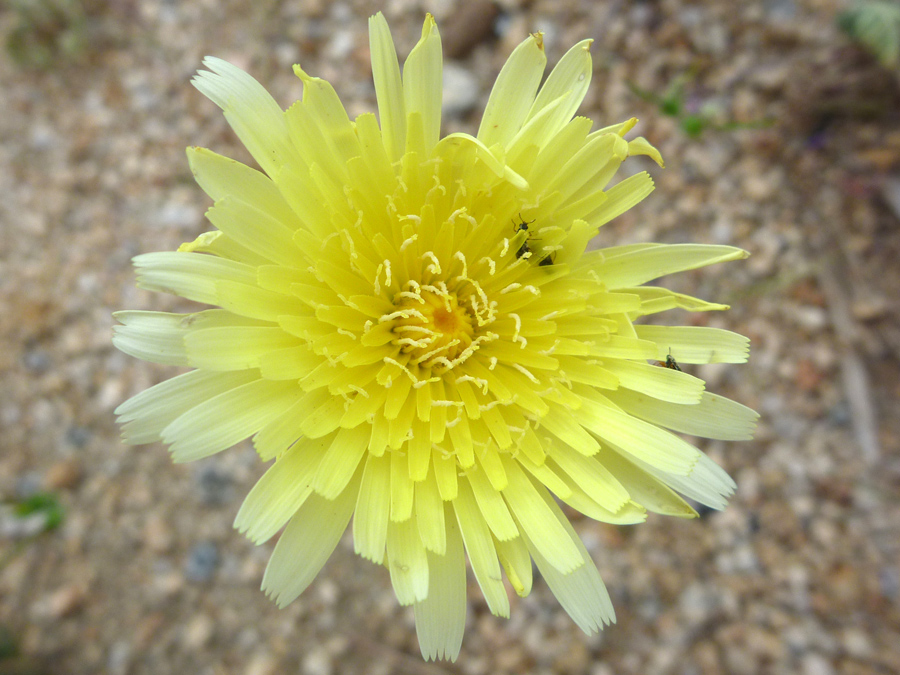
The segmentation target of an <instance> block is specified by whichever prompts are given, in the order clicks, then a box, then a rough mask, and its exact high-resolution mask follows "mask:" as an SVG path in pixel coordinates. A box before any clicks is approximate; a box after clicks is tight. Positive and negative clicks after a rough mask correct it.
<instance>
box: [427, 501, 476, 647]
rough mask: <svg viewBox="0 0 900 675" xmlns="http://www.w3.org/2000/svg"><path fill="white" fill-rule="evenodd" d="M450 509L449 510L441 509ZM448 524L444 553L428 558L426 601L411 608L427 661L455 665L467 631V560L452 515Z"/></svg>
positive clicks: (448, 518)
mask: <svg viewBox="0 0 900 675" xmlns="http://www.w3.org/2000/svg"><path fill="white" fill-rule="evenodd" d="M442 508H446V509H449V508H450V507H449V506H446V507H442ZM445 520H446V522H447V547H446V548H447V551H446V553H445V554H444V555H439V554H437V553H433V552H431V551H428V552H427V555H428V569H429V570H430V574H429V581H428V597H427V598H425V599H424V600H420V601H417V602H416V603H415V604H414V608H415V612H416V634H417V635H418V637H419V648H420V649H421V650H422V656H423V657H424V658H425V660H426V661H428V660H432V659H449V660H450V661H456V657H457V656H458V655H459V650H460V647H461V646H462V639H463V631H464V630H465V627H466V560H465V557H464V556H463V542H462V537H461V536H460V532H459V526H458V525H457V523H456V521H455V519H454V518H453V514H452V513H448V514H447V517H446V518H445Z"/></svg>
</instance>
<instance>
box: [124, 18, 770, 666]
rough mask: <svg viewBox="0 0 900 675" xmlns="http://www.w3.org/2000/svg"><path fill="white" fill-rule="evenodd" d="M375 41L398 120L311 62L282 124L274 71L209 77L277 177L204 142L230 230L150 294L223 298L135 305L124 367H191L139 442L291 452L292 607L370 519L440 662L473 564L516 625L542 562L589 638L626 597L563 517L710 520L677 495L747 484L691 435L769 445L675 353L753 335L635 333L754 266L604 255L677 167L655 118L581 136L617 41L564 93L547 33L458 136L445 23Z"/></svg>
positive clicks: (271, 512) (212, 65) (370, 546)
mask: <svg viewBox="0 0 900 675" xmlns="http://www.w3.org/2000/svg"><path fill="white" fill-rule="evenodd" d="M369 29H370V40H371V52H372V69H373V73H374V79H375V90H376V93H377V97H378V112H379V119H376V117H375V115H373V114H364V115H360V116H359V117H358V118H356V120H353V121H351V120H350V119H348V117H347V113H346V112H345V110H344V108H343V106H342V105H341V103H340V101H339V99H338V97H337V95H336V94H335V92H334V90H333V89H332V87H331V85H329V84H328V83H327V82H325V81H323V80H320V79H318V78H315V77H311V76H310V75H308V74H307V73H305V72H304V71H303V70H301V69H300V68H299V67H295V72H296V74H297V75H298V76H299V78H300V80H301V81H302V83H303V98H302V100H301V101H298V102H296V103H295V104H294V105H292V106H291V107H290V108H288V110H287V111H282V110H281V109H280V108H279V106H278V105H277V104H276V103H275V101H274V100H273V99H272V97H271V96H270V95H269V94H268V93H266V91H265V90H264V89H263V87H262V86H261V85H260V84H259V83H257V82H256V81H255V80H254V79H253V78H251V77H250V76H249V75H247V74H246V73H244V72H242V71H240V70H238V69H237V68H235V67H234V66H232V65H229V64H228V63H225V62H224V61H221V60H219V59H215V58H207V59H206V60H205V61H204V64H205V66H206V67H207V68H208V69H209V70H207V71H201V72H200V73H199V75H198V76H197V77H196V78H195V80H194V84H195V85H196V86H197V88H198V89H199V90H200V91H201V92H203V93H204V94H206V95H207V96H208V97H209V98H210V99H212V100H213V101H214V102H215V103H216V104H217V105H219V106H220V107H221V108H222V109H223V110H224V112H225V117H226V119H227V120H228V122H229V123H230V124H231V126H232V128H233V129H234V131H235V132H236V133H237V135H238V136H239V137H240V139H241V140H242V141H243V143H244V144H245V145H246V146H247V148H248V150H249V151H250V153H251V154H252V155H253V157H254V159H255V160H256V161H257V162H258V163H259V166H260V167H261V168H262V172H260V171H257V170H255V169H252V168H249V167H247V166H245V165H243V164H240V163H238V162H236V161H233V160H230V159H227V158H225V157H222V156H220V155H217V154H215V153H213V152H211V151H209V150H205V149H202V148H190V149H189V150H188V159H189V161H190V165H191V169H192V171H193V173H194V175H195V176H196V178H197V182H198V183H199V184H200V186H201V187H202V188H203V190H204V191H205V192H206V193H207V194H208V195H209V196H210V197H211V198H212V199H213V201H214V202H215V204H214V206H213V207H212V208H211V209H210V210H209V211H208V212H207V217H208V218H209V220H210V221H211V222H212V224H213V226H214V227H215V229H214V230H213V231H211V232H207V233H205V234H203V235H201V236H200V237H198V238H197V240H196V241H194V242H191V243H188V244H185V245H183V246H181V248H180V249H179V250H178V251H177V252H164V253H150V254H146V255H140V256H138V257H136V258H135V260H134V262H135V266H136V267H137V274H138V285H139V286H140V287H141V288H145V289H149V290H155V291H162V292H166V293H172V294H175V295H178V296H181V297H183V298H187V299H189V300H193V301H196V302H198V303H203V304H206V305H212V306H214V307H216V308H215V309H206V310H203V311H198V312H196V313H192V314H169V313H162V312H140V311H128V312H119V313H117V314H116V318H117V319H118V320H119V321H120V322H121V324H122V325H120V326H117V327H116V334H115V337H114V342H115V344H116V346H117V347H118V348H119V349H121V350H123V351H125V352H127V353H129V354H132V355H134V356H136V357H138V358H142V359H146V360H149V361H155V362H157V363H163V364H170V365H176V366H186V367H190V368H193V370H191V371H189V372H187V373H185V374H183V375H180V376H178V377H175V378H172V379H171V380H168V381H166V382H163V383H161V384H158V385H156V386H155V387H152V388H151V389H149V390H147V391H145V392H143V393H141V394H138V395H137V396H135V397H134V398H132V399H131V400H129V401H127V402H126V403H124V404H122V405H121V406H120V407H119V409H118V410H117V413H118V414H119V416H120V420H121V421H122V422H123V423H124V438H125V440H126V441H127V442H128V443H135V444H137V443H151V442H155V441H163V442H165V443H168V444H170V445H171V452H172V456H173V458H174V460H175V461H176V462H186V461H190V460H194V459H199V458H201V457H206V456H208V455H211V454H213V453H216V452H219V451H220V450H223V449H225V448H227V447H229V446H231V445H233V444H235V443H237V442H239V441H241V440H242V439H245V438H248V437H252V439H253V444H254V446H255V448H256V450H257V451H258V453H259V456H260V458H261V459H262V460H264V461H268V460H272V459H274V460H275V462H274V463H273V464H272V466H271V467H269V469H268V471H267V472H266V473H265V475H264V476H263V477H262V478H261V479H260V481H259V482H258V483H257V484H256V486H255V487H254V488H253V489H252V490H251V492H250V494H249V495H248V496H247V498H246V500H245V501H244V503H243V506H242V507H241V509H240V511H239V513H238V514H237V519H236V521H235V526H236V527H237V528H238V529H239V530H240V531H241V532H244V533H245V534H246V535H247V536H248V537H250V538H251V539H252V540H253V541H255V542H257V543H262V542H264V541H267V540H268V539H270V538H271V537H273V536H274V535H275V534H276V533H277V532H278V531H279V530H280V529H281V528H282V527H283V526H284V525H285V524H287V527H286V528H285V530H284V532H283V533H282V535H281V537H280V539H279V540H278V543H277V545H276V546H275V550H274V553H273V554H272V557H271V560H270V561H269V565H268V568H267V569H266V573H265V577H264V579H263V589H264V590H265V591H266V593H268V594H269V595H271V596H272V597H274V599H275V601H276V602H277V603H278V605H279V606H283V605H285V604H287V603H289V602H291V601H292V600H294V599H295V598H296V597H297V596H298V595H300V593H302V592H303V590H304V589H305V588H306V587H307V586H308V585H309V584H310V582H311V581H312V580H313V579H314V578H315V576H316V575H317V574H318V572H319V570H320V569H321V568H322V566H323V565H324V564H325V562H326V560H327V559H328V557H329V556H330V555H331V553H332V551H333V550H334V548H335V546H336V545H337V543H338V541H339V539H340V538H341V535H342V534H343V532H344V531H345V530H346V528H347V526H348V524H349V523H350V520H351V518H352V519H353V526H352V527H353V541H354V546H355V549H356V552H357V553H359V554H360V555H361V556H363V557H365V558H368V559H369V560H372V561H374V562H376V563H384V564H385V565H386V566H387V567H388V570H389V572H390V577H391V582H392V584H393V587H394V590H395V592H396V595H397V598H398V600H399V601H400V603H401V604H403V605H413V606H414V607H415V616H416V627H417V631H418V635H419V641H420V644H421V649H422V654H423V655H424V656H425V657H426V658H428V659H431V658H449V659H455V658H456V656H457V654H458V653H459V649H460V644H461V641H462V633H463V627H464V624H465V613H466V572H465V557H464V552H465V553H466V554H468V558H469V561H470V562H471V565H472V568H473V570H474V573H475V578H476V580H477V581H478V584H479V585H480V586H481V590H482V592H483V593H484V596H485V598H486V600H487V603H488V606H489V607H490V610H491V611H492V612H493V613H494V614H496V615H500V616H508V615H509V600H508V597H507V591H506V588H505V586H504V583H503V581H502V578H501V568H502V569H503V570H504V571H505V573H506V578H507V579H508V580H509V582H510V584H511V585H512V587H513V588H514V589H515V591H516V592H517V593H518V594H519V595H522V596H524V595H527V594H528V593H529V591H530V590H531V585H532V564H531V561H532V559H533V560H534V561H535V562H536V563H537V566H538V569H539V570H540V572H541V574H542V575H543V577H544V579H545V580H546V581H547V583H548V585H549V586H550V588H551V589H552V590H553V592H554V593H555V594H556V596H557V597H558V598H559V601H560V602H561V604H562V606H563V607H564V608H565V609H566V611H567V612H568V613H569V614H570V615H571V616H572V618H573V619H574V620H575V621H576V623H577V624H578V625H579V626H580V627H581V628H582V629H584V630H585V631H587V632H591V631H594V630H599V629H600V628H601V627H602V626H603V625H604V624H606V623H610V622H612V621H614V613H613V608H612V605H611V604H610V601H609V596H608V595H607V592H606V589H605V587H604V585H603V582H602V581H601V580H600V576H599V574H598V572H597V569H596V567H595V566H594V563H593V562H592V561H591V558H590V556H589V555H588V553H587V551H586V550H585V547H584V545H583V544H582V543H581V541H580V539H579V538H578V536H577V535H576V533H575V531H574V530H573V528H572V526H571V525H570V524H569V522H568V520H567V519H566V517H565V516H564V515H563V512H562V511H561V509H560V507H559V505H558V503H557V500H560V501H562V502H565V503H566V504H568V505H570V506H571V507H572V508H574V509H577V510H578V511H580V512H582V513H584V514H585V515H587V516H589V517H591V518H594V519H596V520H600V521H603V522H609V523H621V524H629V523H637V522H640V521H643V520H644V518H645V515H646V511H653V512H657V513H663V514H668V515H674V516H678V517H688V518H689V517H694V516H695V515H696V513H695V511H694V510H693V509H692V508H691V507H690V506H689V505H688V504H687V503H686V502H685V501H684V500H683V499H682V498H681V497H680V496H679V495H678V494H676V493H681V494H682V495H685V496H688V497H690V498H692V499H694V500H696V501H698V502H701V503H703V504H706V505H709V506H711V507H713V508H722V507H724V506H725V503H726V497H727V496H728V495H729V494H730V493H731V492H732V490H733V489H734V483H733V482H732V480H731V479H730V478H729V477H728V475H727V474H726V473H725V472H724V471H722V469H720V468H719V467H718V466H716V465H715V464H714V463H713V462H712V461H710V460H709V459H708V458H707V457H706V456H705V455H704V454H702V453H701V452H699V451H698V450H697V449H696V448H694V447H693V446H691V445H689V444H688V443H687V442H685V441H684V440H682V439H681V438H679V437H678V436H677V435H675V434H674V433H672V431H675V432H682V433H686V434H691V435H694V436H702V437H707V438H718V439H746V438H749V437H750V435H751V433H752V430H753V427H754V425H755V421H756V414H755V413H754V412H753V411H751V410H749V409H748V408H745V407H744V406H741V405H739V404H737V403H734V402H732V401H729V400H727V399H724V398H722V397H720V396H716V395H714V394H709V393H707V392H705V391H704V382H703V381H702V380H700V379H698V378H696V377H694V376H692V375H689V374H687V373H685V372H681V371H680V370H679V369H677V368H673V367H669V368H664V367H660V363H658V360H666V359H667V357H668V356H669V355H672V356H674V358H676V359H677V360H678V361H680V362H681V363H682V364H684V363H691V364H693V363H711V362H727V363H739V362H743V361H745V360H746V358H747V350H748V347H747V344H748V341H747V339H746V338H744V337H741V336H739V335H736V334H734V333H730V332H727V331H724V330H718V329H714V328H700V327H663V326H656V325H639V324H637V323H636V320H638V319H640V318H641V317H644V316H646V315H648V314H653V313H656V312H661V311H664V310H667V309H672V308H675V307H680V308H683V309H687V310H690V311H708V310H720V309H726V307H725V306H724V305H718V304H712V303H708V302H705V301H703V300H699V299H697V298H692V297H688V296H685V295H681V294H678V293H674V292H671V291H668V290H666V289H664V288H660V287H657V286H643V284H645V283H646V282H649V281H652V280H654V279H657V278H659V277H661V276H663V275H666V274H670V273H674V272H679V271H683V270H690V269H695V268H698V267H702V266H704V265H710V264H713V263H717V262H723V261H728V260H736V259H739V258H743V257H745V256H746V254H745V252H744V251H741V250H739V249H736V248H732V247H728V246H704V245H690V244H686V245H674V246H673V245H662V244H638V245H628V246H619V247H614V248H608V249H603V250H597V251H586V246H587V243H588V241H589V240H590V239H591V238H592V237H593V236H594V234H595V233H596V232H597V229H598V228H599V227H600V226H601V225H603V224H604V223H606V222H608V221H609V220H611V219H612V218H615V217H616V216H617V215H619V214H621V213H622V212H624V211H625V210H627V209H629V208H631V207H632V206H634V205H635V204H637V203H638V202H639V201H641V200H642V199H643V198H644V197H645V196H647V195H648V194H649V193H650V191H651V190H652V188H653V183H652V181H651V179H650V178H649V176H648V175H647V174H646V173H639V174H636V175H634V176H631V177H629V178H626V179H625V180H622V181H621V182H619V183H617V184H615V185H614V186H612V187H609V188H608V189H607V184H608V183H609V182H610V179H611V178H612V177H613V175H614V174H615V172H616V170H617V169H618V167H619V165H620V164H621V163H622V161H623V160H625V159H626V158H627V157H629V156H630V155H635V154H643V155H649V156H650V157H652V158H653V159H655V160H656V161H657V162H659V163H660V165H661V164H662V160H661V158H660V156H659V153H658V152H657V151H656V149H655V148H653V147H652V146H651V145H650V144H649V143H648V142H647V141H646V140H644V139H642V138H636V139H634V140H632V141H626V140H624V135H625V134H626V133H627V132H628V131H629V130H630V129H631V128H632V127H633V126H634V123H635V120H633V119H632V120H629V121H627V122H624V123H621V124H617V125H614V126H611V127H606V128H604V129H599V130H597V131H593V132H591V121H590V120H588V119H586V118H583V117H573V115H574V113H575V111H576V110H577V109H578V106H579V105H580V103H581V101H582V99H583V98H584V95H585V92H586V91H587V88H588V84H589V82H590V77H591V69H592V66H591V58H590V53H589V46H590V41H589V40H586V41H584V42H581V43H579V44H577V45H575V46H574V47H573V48H572V49H571V50H570V51H569V52H568V53H567V54H566V55H565V56H564V57H563V58H562V60H561V61H560V62H559V64H558V65H557V66H556V68H554V70H553V71H552V73H551V74H550V76H549V77H548V79H547V80H546V82H545V83H544V85H543V86H542V87H541V86H539V85H540V82H541V78H542V74H543V71H544V66H545V62H546V59H545V56H544V51H543V44H542V40H541V36H540V34H537V35H532V36H530V37H529V38H528V39H526V40H525V41H524V42H523V43H522V44H521V45H519V47H517V48H516V50H515V51H514V52H513V54H512V55H511V57H510V59H509V61H508V62H507V63H506V65H505V66H504V68H503V70H502V71H501V73H500V75H499V77H498V79H497V83H496V84H495V86H494V89H493V91H492V93H491V96H490V100H489V102H488V105H487V109H486V110H485V113H484V118H483V120H482V123H481V127H480V129H479V131H478V134H477V137H474V138H473V137H472V136H469V135H466V134H459V133H457V134H451V135H449V136H446V137H444V138H441V137H440V126H441V42H440V37H439V35H438V31H437V27H436V25H435V22H434V20H433V19H432V17H431V16H428V17H427V18H426V20H425V25H424V28H423V30H422V38H421V40H420V41H419V43H418V44H417V45H416V47H415V49H413V51H412V52H411V53H410V55H409V58H408V59H407V60H406V63H405V66H404V70H403V75H402V77H401V72H400V68H399V64H398V60H397V56H396V52H395V50H394V45H393V42H392V40H391V36H390V32H389V30H388V27H387V23H386V22H385V20H384V18H383V17H382V16H381V14H378V15H376V16H374V17H372V19H371V20H370V23H369ZM379 120H380V123H379ZM648 361H649V362H648ZM669 365H670V366H672V365H675V364H674V362H669Z"/></svg>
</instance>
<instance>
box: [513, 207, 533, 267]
mask: <svg viewBox="0 0 900 675" xmlns="http://www.w3.org/2000/svg"><path fill="white" fill-rule="evenodd" d="M519 220H520V221H521V222H519V223H517V222H516V221H515V220H514V221H513V227H514V228H515V229H516V232H517V233H518V232H526V233H527V232H528V226H529V225H531V223H533V222H534V221H533V220H525V219H524V218H523V217H522V214H521V213H520V214H519ZM526 253H531V249H530V248H529V247H528V235H527V234H526V235H525V240H524V241H523V242H522V245H521V246H520V247H519V250H518V251H516V258H521V257H522V256H523V255H525V254H526Z"/></svg>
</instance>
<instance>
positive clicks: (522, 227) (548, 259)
mask: <svg viewBox="0 0 900 675" xmlns="http://www.w3.org/2000/svg"><path fill="white" fill-rule="evenodd" d="M519 221H520V222H518V223H517V222H516V221H513V227H515V228H516V232H517V233H518V232H526V233H527V232H528V226H529V225H531V224H532V223H533V222H534V221H533V220H525V219H524V218H523V217H522V214H521V213H520V214H519ZM529 236H530V235H527V234H526V236H525V241H523V242H522V245H521V246H519V250H518V251H516V258H521V257H522V256H523V255H525V254H526V253H532V254H533V253H534V251H532V250H531V247H530V246H529V245H528V238H529ZM552 264H553V253H552V252H551V253H548V254H547V255H545V256H544V257H543V258H541V260H540V262H538V267H546V266H547V265H552Z"/></svg>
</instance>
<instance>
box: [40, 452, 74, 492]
mask: <svg viewBox="0 0 900 675" xmlns="http://www.w3.org/2000/svg"><path fill="white" fill-rule="evenodd" d="M80 480H81V467H80V466H79V464H78V462H77V461H75V460H73V459H65V460H63V461H61V462H56V463H55V464H54V465H53V466H51V467H50V468H49V469H47V473H46V475H45V476H44V485H45V486H46V488H47V489H48V490H68V489H70V488H73V487H75V486H76V485H77V484H78V482H79V481H80Z"/></svg>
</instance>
